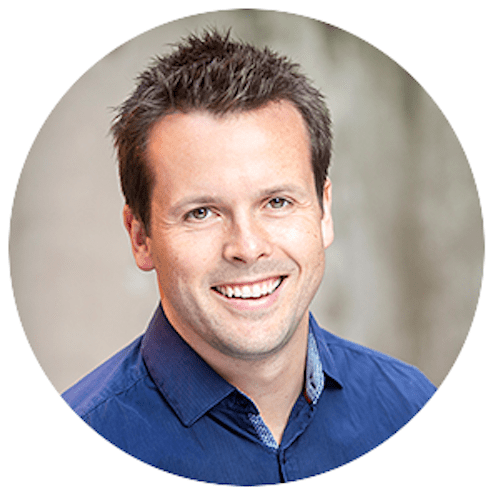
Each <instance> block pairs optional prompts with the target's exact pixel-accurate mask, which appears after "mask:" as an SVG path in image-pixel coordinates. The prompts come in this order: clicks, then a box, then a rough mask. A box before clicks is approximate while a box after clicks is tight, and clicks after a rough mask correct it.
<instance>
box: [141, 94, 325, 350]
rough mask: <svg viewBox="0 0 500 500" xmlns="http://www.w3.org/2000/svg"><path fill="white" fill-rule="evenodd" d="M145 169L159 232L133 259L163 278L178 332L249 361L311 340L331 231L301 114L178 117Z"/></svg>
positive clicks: (156, 131)
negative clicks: (298, 339)
mask: <svg viewBox="0 0 500 500" xmlns="http://www.w3.org/2000/svg"><path fill="white" fill-rule="evenodd" d="M148 160H149V164H150V166H151V167H152V168H153V170H154V179H155V184H154V189H153V192H152V199H151V226H150V234H149V236H148V237H147V238H145V240H144V241H145V243H144V245H143V246H142V249H141V252H142V260H141V258H139V259H137V255H136V260H137V262H138V264H139V265H140V267H142V268H143V269H149V268H151V267H153V266H154V268H155V269H156V272H157V277H158V283H159V288H160V296H161V301H162V305H163V308H164V311H165V314H166V316H167V317H168V319H169V320H170V322H171V323H172V325H173V326H174V328H175V329H176V330H177V331H178V332H179V334H180V335H181V336H182V337H183V338H184V339H185V340H186V341H187V342H188V343H189V344H190V345H191V346H192V347H193V348H195V350H197V351H198V352H200V351H201V352H203V351H204V350H205V351H206V350H207V349H209V350H211V351H212V352H215V351H217V352H219V353H223V354H225V355H229V356H231V357H235V358H243V359H256V358H261V357H263V356H266V355H270V354H272V353H276V352H279V351H280V349H282V348H283V347H284V346H285V345H287V343H288V341H289V340H290V339H291V338H292V337H293V336H294V334H295V333H296V332H297V335H304V337H305V336H306V335H307V329H308V315H307V311H308V306H309V304H310V302H311V300H312V298H313V296H314V294H315V293H316V290H317V288H318V286H319V284H320V281H321V279H322V276H323V272H324V249H325V248H326V247H327V246H328V245H329V244H330V243H331V242H332V240H333V224H332V220H331V215H330V209H331V207H330V203H331V193H330V191H331V190H330V183H329V181H327V184H326V185H325V192H324V201H323V206H324V207H323V208H324V210H323V212H322V210H321V208H320V205H319V203H318V198H317V194H316V191H315V183H314V175H313V171H312V166H311V160H310V145H309V137H308V133H307V131H306V127H305V125H304V122H303V119H302V117H301V115H300V114H299V112H298V111H297V110H296V109H295V108H294V107H293V106H292V105H291V104H289V103H279V104H278V103H275V104H270V105H267V106H265V107H263V108H260V109H258V110H255V111H250V112H243V113H235V114H231V115H226V116H224V117H215V116H213V115H210V114H208V113H206V112H201V111H200V112H190V113H176V114H174V115H171V116H167V117H166V118H164V119H163V120H162V121H160V122H159V123H157V124H156V126H155V127H154V128H153V130H152V132H151V136H150V142H149V146H148ZM144 255H146V257H147V259H149V260H148V262H150V265H149V266H148V265H144V262H145V260H144ZM147 259H146V260H147ZM299 332H301V333H299ZM214 350H215V351H214Z"/></svg>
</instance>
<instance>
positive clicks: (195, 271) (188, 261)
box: [153, 234, 215, 284]
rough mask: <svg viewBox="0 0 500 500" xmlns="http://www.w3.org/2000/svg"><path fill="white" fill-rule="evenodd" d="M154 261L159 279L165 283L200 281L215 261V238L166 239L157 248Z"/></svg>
mask: <svg viewBox="0 0 500 500" xmlns="http://www.w3.org/2000/svg"><path fill="white" fill-rule="evenodd" d="M153 259H154V261H155V268H156V271H157V273H158V277H159V278H160V280H162V281H164V282H166V281H169V282H170V283H171V284H174V283H175V282H177V283H180V282H184V283H189V282H192V281H195V280H199V279H200V277H201V278H202V277H203V276H204V275H205V274H206V272H207V270H208V269H209V268H210V265H211V264H212V265H213V262H214V260H215V253H214V238H210V237H204V238H200V237H199V236H194V235H186V234H184V235H179V236H176V237H171V238H168V239H167V238H164V239H163V240H160V241H159V243H158V244H157V245H156V246H155V248H154V254H153Z"/></svg>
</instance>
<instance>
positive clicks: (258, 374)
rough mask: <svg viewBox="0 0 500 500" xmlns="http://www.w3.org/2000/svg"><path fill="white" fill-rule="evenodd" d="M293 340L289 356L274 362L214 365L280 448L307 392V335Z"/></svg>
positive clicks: (276, 359) (267, 360) (280, 354)
mask: <svg viewBox="0 0 500 500" xmlns="http://www.w3.org/2000/svg"><path fill="white" fill-rule="evenodd" d="M292 340H295V342H294V345H292V346H290V347H291V348H292V349H290V351H289V352H286V353H284V352H281V353H279V354H277V355H275V356H273V357H272V358H268V359H263V360H258V361H244V360H235V362H233V363H230V364H229V363H228V364H224V366H222V367H219V368H218V367H216V366H213V365H212V368H214V370H215V371H217V372H218V373H219V375H221V376H222V377H223V378H224V379H226V380H227V381H228V382H229V383H230V384H232V385H234V386H235V387H237V388H238V389H239V390H240V391H241V392H242V393H244V394H245V395H247V396H248V397H249V398H250V399H251V400H252V401H253V402H254V404H255V405H256V406H257V408H258V410H259V413H260V415H261V417H262V419H263V420H264V422H265V423H266V425H267V427H268V428H269V430H270V431H271V433H272V434H273V437H274V439H275V440H276V442H277V443H278V444H279V443H280V442H281V438H282V436H283V432H284V430H285V427H286V424H287V422H288V418H289V416H290V412H291V411H292V408H293V405H294V404H295V402H296V401H297V398H298V397H299V395H300V393H301V392H302V390H303V388H304V372H305V364H306V355H307V334H306V335H301V336H300V337H299V336H298V335H297V336H296V338H294V339H292ZM291 342H292V341H291Z"/></svg>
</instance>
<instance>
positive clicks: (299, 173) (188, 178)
mask: <svg viewBox="0 0 500 500" xmlns="http://www.w3.org/2000/svg"><path fill="white" fill-rule="evenodd" d="M147 155H148V163H149V166H150V168H151V169H152V173H153V176H154V179H155V190H156V189H157V188H158V189H161V191H162V193H163V195H167V194H170V195H178V194H181V193H180V192H182V191H186V190H190V189H195V190H200V189H205V190H208V189H210V190H216V189H217V187H222V186H223V187H224V188H225V189H226V190H227V189H228V188H229V187H230V186H231V185H233V186H234V187H235V189H236V188H237V187H238V185H240V186H241V184H242V182H243V183H245V182H246V183H247V188H250V187H253V186H255V185H261V184H263V183H264V184H265V183H266V182H267V181H270V180H271V179H272V180H273V182H275V181H276V180H277V179H278V178H280V177H281V178H283V179H288V180H291V179H292V178H296V179H297V181H300V180H302V181H306V180H307V182H309V181H310V180H311V179H312V178H313V174H312V166H311V159H310V143H309V135H308V132H307V128H306V125H305V123H304V120H303V118H302V116H301V114H300V112H299V111H298V110H297V109H296V108H295V106H293V105H292V104H291V103H289V102H278V103H271V104H268V105H266V106H264V107H261V108H258V109H256V110H252V111H244V112H239V113H230V114H226V115H223V116H216V115H214V114H212V113H209V112H206V111H192V112H189V113H180V112H178V113H175V114H172V115H168V116H166V117H165V118H163V119H162V120H161V121H160V122H158V123H157V124H156V125H155V126H154V127H153V129H152V130H151V134H150V137H149V142H148V150H147Z"/></svg>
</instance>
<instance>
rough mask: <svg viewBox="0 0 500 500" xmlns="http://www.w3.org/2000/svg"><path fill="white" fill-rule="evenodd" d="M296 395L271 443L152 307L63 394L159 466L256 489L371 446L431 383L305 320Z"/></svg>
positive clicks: (258, 421) (255, 418)
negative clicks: (142, 327)
mask: <svg viewBox="0 0 500 500" xmlns="http://www.w3.org/2000/svg"><path fill="white" fill-rule="evenodd" d="M309 324H310V327H309V330H310V332H309V341H308V353H307V366H306V377H305V388H304V392H303V393H302V394H301V395H300V396H299V398H298V399H297V401H296V403H295V405H294V407H293V409H292V412H291V414H290V417H289V420H288V423H287V426H286V428H285V431H284V434H283V437H282V440H281V443H280V444H279V445H278V444H277V443H276V442H275V440H274V438H273V436H272V434H271V433H270V431H269V429H268V428H267V427H266V425H265V423H264V421H263V420H262V418H261V417H260V415H259V411H258V409H257V408H256V406H255V405H254V403H253V402H252V401H251V400H250V399H249V398H248V397H247V396H245V395H244V394H243V393H241V392H240V391H238V389H236V388H235V387H234V386H232V385H231V384H229V383H228V382H226V381H225V380H224V379H223V378H222V377H220V376H219V375H218V374H217V373H215V371H214V370H212V368H210V366H209V365H208V364H207V363H205V361H203V359H202V358H201V357H200V356H198V354H196V352H194V351H193V350H192V349H191V347H189V346H188V345H187V344H186V342H184V340H183V339H182V338H181V337H180V336H179V335H178V334H177V332H176V331H175V330H174V329H173V327H172V326H171V325H170V323H169V322H168V320H167V318H166V317H165V315H164V313H163V310H162V308H161V306H160V307H158V309H157V311H156V313H155V315H154V316H153V318H152V320H151V323H150V324H149V327H148V329H147V331H146V333H145V334H144V335H143V336H141V337H139V338H138V339H136V340H135V341H134V342H132V343H131V344H130V345H129V346H127V347H126V348H125V349H123V350H122V351H120V352H119V353H117V354H116V355H114V356H113V357H112V358H110V359H109V360H108V361H106V362H105V363H103V364H102V365H101V366H100V367H98V368H97V369H96V370H94V371H93V372H91V373H90V374H89V375H87V376H86V377H84V378H83V379H82V380H81V381H80V382H78V383H77V384H75V385H74V386H73V387H71V388H70V389H69V390H68V391H66V392H65V393H64V394H63V397H64V399H65V400H66V401H67V402H68V404H70V405H71V407H72V408H73V409H74V410H75V411H76V412H77V413H78V414H79V415H80V416H81V418H82V419H83V420H84V421H85V422H87V423H88V424H89V425H90V426H91V427H93V428H94V429H95V430H96V431H97V432H99V433H100V434H101V435H103V436H104V437H105V438H107V439H108V440H109V441H111V442H112V443H114V444H115V445H116V446H118V447H119V448H121V449H122V450H125V451H126V452H128V453H130V454H131V455H133V456H135V457H137V458H139V459H141V460H143V461H144V462H147V463H149V464H151V465H154V466H156V467H158V468H160V469H163V470H166V471H169V472H173V473H175V474H179V475H181V476H186V477H189V478H193V479H199V480H203V481H210V482H217V483H230V484H238V485H255V484H266V483H279V482H285V481H292V480H296V479H301V478H305V477H308V476H311V475H314V474H318V473H321V472H325V471H328V470H330V469H334V468H335V467H338V466H340V465H342V464H345V463H346V462H349V461H350V460H353V459H355V458H357V457H359V456H360V455H362V454H363V453H365V452H367V451H369V450H371V449H372V448H374V447H375V446H377V445H378V444H380V443H381V442H382V441H384V440H385V439H387V438H388V437H389V436H391V435H392V434H393V433H394V432H396V431H397V430H398V429H399V428H401V427H402V426H403V425H404V424H406V422H408V420H410V419H411V418H412V417H413V416H414V415H415V413H417V412H418V411H419V409H420V408H421V407H422V406H423V405H424V404H425V403H426V401H427V400H428V399H429V398H430V397H431V395H432V394H433V393H434V391H435V387H434V386H433V385H432V384H431V383H430V382H429V381H428V380H427V379H426V378H425V376H424V375H422V373H421V372H419V371H418V370H417V369H416V368H414V367H412V366H409V365H407V364H404V363H402V362H400V361H398V360H395V359H393V358H390V357H388V356H386V355H384V354H381V353H377V352H375V351H372V350H370V349H367V348H365V347H362V346H359V345H356V344H353V343H351V342H348V341H346V340H344V339H341V338H339V337H336V336H334V335H332V334H330V333H328V332H326V331H324V330H322V329H321V328H320V327H319V326H318V324H317V323H316V322H315V320H314V318H313V317H312V316H310V322H309Z"/></svg>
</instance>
